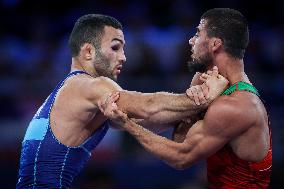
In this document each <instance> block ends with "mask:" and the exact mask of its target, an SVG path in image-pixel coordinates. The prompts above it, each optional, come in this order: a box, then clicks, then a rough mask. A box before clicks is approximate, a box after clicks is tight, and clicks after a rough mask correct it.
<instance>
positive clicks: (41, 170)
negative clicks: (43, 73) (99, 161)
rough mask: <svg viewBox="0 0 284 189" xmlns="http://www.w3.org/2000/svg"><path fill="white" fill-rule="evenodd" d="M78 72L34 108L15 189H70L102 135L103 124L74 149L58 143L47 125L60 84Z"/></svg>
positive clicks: (106, 128) (105, 125) (104, 132)
mask: <svg viewBox="0 0 284 189" xmlns="http://www.w3.org/2000/svg"><path fill="white" fill-rule="evenodd" d="M77 74H86V73H85V72H82V71H77V72H72V73H70V74H69V75H68V76H67V77H66V78H65V79H64V80H63V81H61V82H60V83H59V84H58V85H57V86H56V88H55V89H54V91H53V92H52V93H51V94H50V95H49V96H48V98H47V99H46V100H45V102H44V103H43V105H42V106H41V107H40V108H39V109H38V111H37V113H36V114H35V116H34V117H33V119H32V121H31V122H30V124H29V127H28V129H27V131H26V135H25V137H24V140H23V142H22V151H21V158H20V168H19V176H18V183H17V185H16V188H70V186H71V183H72V181H73V179H74V177H75V176H76V175H77V174H78V173H79V172H80V171H81V170H82V168H83V167H84V166H85V164H86V162H87V161H88V160H89V158H90V156H91V152H92V150H94V149H95V148H96V146H97V145H98V144H99V143H100V141H101V140H102V139H103V137H104V136H105V134H106V132H107V130H108V128H109V124H108V121H106V122H105V123H104V124H103V125H102V126H101V127H100V128H99V129H97V130H96V132H95V133H93V135H92V136H91V137H89V138H88V139H87V140H86V141H85V142H84V143H83V144H81V145H80V146H78V147H68V146H65V145H63V144H61V143H60V142H59V141H58V140H57V139H56V138H55V136H54V135H53V133H52V130H51V128H50V125H49V116H50V109H51V107H52V105H53V102H54V100H55V97H56V94H57V92H58V90H59V89H60V88H61V87H62V85H63V84H64V81H65V80H66V79H67V78H69V77H71V76H73V75H77Z"/></svg>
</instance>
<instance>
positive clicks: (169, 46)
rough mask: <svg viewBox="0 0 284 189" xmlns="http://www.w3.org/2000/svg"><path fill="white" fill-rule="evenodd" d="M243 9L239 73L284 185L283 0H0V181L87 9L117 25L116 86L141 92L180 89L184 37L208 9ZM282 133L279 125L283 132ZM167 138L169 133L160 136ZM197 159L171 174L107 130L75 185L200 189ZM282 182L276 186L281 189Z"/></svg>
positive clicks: (83, 188) (62, 66)
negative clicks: (266, 127) (253, 97)
mask: <svg viewBox="0 0 284 189" xmlns="http://www.w3.org/2000/svg"><path fill="white" fill-rule="evenodd" d="M214 7H230V8H235V9H237V10H239V11H241V12H242V13H243V14H244V15H245V16H246V17H247V19H248V21H249V26H250V44H249V47H248V49H247V51H246V56H245V69H246V72H247V74H248V76H249V78H250V79H251V81H252V82H253V83H254V85H255V86H256V87H257V89H258V90H259V91H260V93H261V95H262V98H263V100H264V101H265V104H266V107H267V110H268V112H269V115H270V119H271V126H272V129H273V131H272V133H273V174H272V183H271V187H270V188H283V186H282V185H283V184H282V181H281V178H282V177H283V176H282V175H283V168H284V166H283V159H284V151H283V150H282V145H283V140H282V137H283V136H284V127H283V126H284V119H283V116H284V115H283V104H284V103H283V97H284V87H283V83H284V75H283V73H284V69H283V68H284V55H283V54H284V51H283V49H284V35H283V34H284V32H283V31H284V25H283V20H284V2H283V1H281V0H279V1H273V0H270V1H267V0H265V1H264V0H252V1H249V2H247V1H245V0H215V1H209V0H208V1H204V0H187V1H186V0H176V1H170V0H156V1H155V0H151V1H150V0H144V1H138V0H132V1H131V0H126V1H119V0H89V1H81V2H80V1H60V0H57V1H55V0H48V1H47V0H43V1H38V0H37V1H36V0H1V1H0V15H1V17H0V18H1V23H0V24H1V25H0V107H1V108H0V181H1V182H0V183H1V188H15V184H16V181H17V171H18V170H17V169H18V165H19V156H20V148H21V141H22V139H23V137H24V133H25V130H26V128H27V126H28V123H29V121H30V119H31V118H32V116H33V114H34V112H35V111H36V109H37V108H38V107H39V106H40V105H41V103H42V102H43V101H44V99H45V98H46V97H47V96H48V94H49V93H50V92H51V91H52V89H53V88H54V87H55V85H56V84H57V83H58V82H59V81H60V80H61V79H62V78H63V77H64V76H65V75H66V74H67V73H68V72H69V68H70V63H71V58H70V53H69V50H68V48H67V40H68V37H69V34H70V32H71V30H72V27H73V24H74V23H75V21H76V20H77V19H78V18H79V17H80V16H82V15H84V14H87V13H101V14H108V15H111V16H113V17H115V18H117V19H119V20H120V21H121V22H122V23H123V25H124V33H125V39H126V49H125V51H126V56H127V62H126V64H125V65H124V69H123V71H122V74H121V75H120V78H119V81H118V82H119V84H120V85H121V86H122V87H123V88H124V89H128V90H137V91H143V92H155V91H170V92H184V91H185V89H186V88H187V87H188V86H189V83H190V81H191V78H192V76H193V75H192V74H189V73H188V69H187V65H186V62H187V59H188V57H189V54H190V48H189V45H188V40H189V39H190V37H191V36H192V35H194V33H195V27H196V26H197V25H198V23H199V19H200V16H201V15H202V13H203V12H204V11H206V10H208V9H209V8H214ZM282 127H283V128H282ZM165 135H166V136H169V135H170V132H169V133H166V134H165ZM204 167H205V166H204V163H202V162H201V163H199V164H197V165H196V166H193V167H192V168H189V169H186V170H184V171H177V170H174V169H172V168H170V167H169V166H167V165H166V164H164V163H163V162H161V161H160V160H158V159H157V158H155V157H153V156H152V155H150V154H149V153H147V152H146V151H145V150H144V149H142V147H141V146H140V145H139V144H137V142H136V141H135V140H134V139H133V138H132V137H131V136H129V135H128V134H127V133H125V132H122V131H115V130H111V131H110V132H109V133H108V134H107V136H106V137H105V139H104V140H103V143H101V144H100V145H99V148H98V149H97V150H96V152H95V153H94V155H93V156H92V159H91V161H90V162H89V163H88V166H87V168H86V169H84V171H83V172H82V173H81V174H80V175H79V177H78V179H75V181H74V187H73V189H89V188H96V189H154V188H155V189H203V188H206V187H207V185H206V177H205V176H206V172H205V169H204ZM281 186H282V187H281Z"/></svg>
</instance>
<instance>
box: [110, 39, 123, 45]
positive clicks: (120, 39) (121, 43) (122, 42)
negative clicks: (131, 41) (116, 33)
mask: <svg viewBox="0 0 284 189" xmlns="http://www.w3.org/2000/svg"><path fill="white" fill-rule="evenodd" d="M111 41H119V42H120V43H121V44H123V45H124V44H125V43H124V41H122V40H121V39H119V38H113V39H112V40H111Z"/></svg>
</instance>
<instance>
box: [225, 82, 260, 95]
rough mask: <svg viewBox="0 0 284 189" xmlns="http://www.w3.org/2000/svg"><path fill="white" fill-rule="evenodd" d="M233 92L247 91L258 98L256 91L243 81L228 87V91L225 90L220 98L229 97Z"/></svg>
mask: <svg viewBox="0 0 284 189" xmlns="http://www.w3.org/2000/svg"><path fill="white" fill-rule="evenodd" d="M235 91H248V92H251V93H253V94H256V95H257V96H260V95H259V93H258V91H257V89H256V88H255V87H254V86H252V85H251V84H249V83H246V82H244V81H239V82H237V83H235V84H234V85H232V86H230V87H229V88H228V89H226V90H225V91H224V92H223V93H222V94H221V96H223V95H230V94H232V93H233V92H235Z"/></svg>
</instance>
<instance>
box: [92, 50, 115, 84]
mask: <svg viewBox="0 0 284 189" xmlns="http://www.w3.org/2000/svg"><path fill="white" fill-rule="evenodd" d="M95 68H96V71H97V73H98V74H99V76H104V77H108V78H110V79H112V80H114V81H116V80H117V78H116V77H114V75H113V74H112V72H113V69H112V68H111V63H110V60H109V59H108V58H107V57H106V56H105V55H103V54H102V53H101V52H100V50H98V51H97V52H96V62H95Z"/></svg>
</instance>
